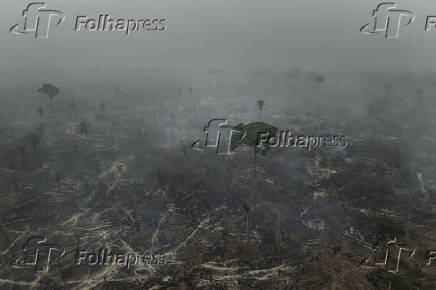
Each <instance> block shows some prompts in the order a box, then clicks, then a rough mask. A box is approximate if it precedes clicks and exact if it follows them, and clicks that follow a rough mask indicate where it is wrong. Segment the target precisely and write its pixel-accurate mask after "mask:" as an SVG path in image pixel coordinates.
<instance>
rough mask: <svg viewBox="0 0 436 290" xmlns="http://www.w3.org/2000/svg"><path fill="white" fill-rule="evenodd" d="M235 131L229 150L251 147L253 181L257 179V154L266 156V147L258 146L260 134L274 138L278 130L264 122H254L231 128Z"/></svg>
mask: <svg viewBox="0 0 436 290" xmlns="http://www.w3.org/2000/svg"><path fill="white" fill-rule="evenodd" d="M233 130H234V131H235V132H234V134H233V136H232V140H231V150H234V149H236V148H237V147H238V146H240V145H247V146H250V147H253V152H254V179H256V178H257V169H256V166H257V153H258V152H262V153H263V154H266V150H267V148H268V147H267V146H266V145H265V146H264V147H262V146H260V137H261V135H262V134H267V135H268V136H276V134H277V131H278V129H277V128H276V127H274V126H271V125H268V124H266V123H264V122H254V123H248V124H242V123H241V124H238V125H237V126H235V127H234V128H233Z"/></svg>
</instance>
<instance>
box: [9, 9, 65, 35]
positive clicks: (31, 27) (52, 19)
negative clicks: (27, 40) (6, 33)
mask: <svg viewBox="0 0 436 290" xmlns="http://www.w3.org/2000/svg"><path fill="white" fill-rule="evenodd" d="M46 7H47V4H45V3H40V2H38V3H36V2H35V3H30V4H29V5H28V6H27V8H26V9H25V10H24V11H23V18H24V19H23V21H22V22H21V23H18V24H16V25H14V26H12V27H11V29H10V31H11V32H12V33H15V34H27V33H34V35H35V38H47V37H48V34H49V30H50V27H52V26H56V25H59V24H61V23H62V22H63V21H64V19H65V15H64V14H63V13H62V12H61V11H58V10H50V9H45V8H46Z"/></svg>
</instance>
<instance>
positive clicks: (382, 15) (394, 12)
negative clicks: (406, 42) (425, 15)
mask: <svg viewBox="0 0 436 290" xmlns="http://www.w3.org/2000/svg"><path fill="white" fill-rule="evenodd" d="M396 8H397V5H396V4H395V3H394V2H383V3H380V4H379V5H378V6H377V9H376V10H374V11H373V15H372V18H371V22H370V23H368V24H366V25H364V26H363V27H362V28H360V32H362V33H365V34H378V33H384V34H385V37H386V38H398V37H399V33H400V27H401V26H407V25H409V24H411V23H412V22H413V21H414V20H415V16H414V15H413V13H412V12H410V11H408V10H399V9H396Z"/></svg>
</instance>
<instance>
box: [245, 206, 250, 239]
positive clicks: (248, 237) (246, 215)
mask: <svg viewBox="0 0 436 290" xmlns="http://www.w3.org/2000/svg"><path fill="white" fill-rule="evenodd" d="M245 217H246V219H247V221H246V232H247V242H250V235H249V233H248V213H245Z"/></svg>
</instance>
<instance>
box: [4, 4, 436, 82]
mask: <svg viewBox="0 0 436 290" xmlns="http://www.w3.org/2000/svg"><path fill="white" fill-rule="evenodd" d="M379 2H380V1H374V0H364V1H362V0H286V1H285V0H270V1H267V0H195V1H194V0H154V1H149V0H147V1H145V0H129V1H122V0H104V1H103V0H94V1H89V0H74V1H73V0H69V1H66V0H56V1H55V0H50V1H47V2H46V3H47V4H48V7H49V8H51V9H57V10H61V11H63V12H64V13H65V14H66V20H65V22H64V23H62V24H61V25H59V26H57V27H55V28H53V29H52V30H51V34H50V37H49V38H48V39H41V40H35V39H33V38H32V37H31V36H30V35H24V36H23V35H14V34H11V33H10V32H9V28H10V27H11V26H12V25H13V24H16V23H18V22H20V21H21V20H22V18H21V13H22V10H23V9H24V8H25V7H26V6H27V4H28V3H30V2H29V1H26V2H25V1H19V0H18V1H17V0H2V2H1V4H0V5H1V6H2V7H1V10H0V11H1V12H0V14H1V17H0V43H1V45H2V49H1V50H0V63H1V66H0V70H1V71H2V72H8V71H16V72H22V71H28V72H29V71H30V72H38V71H39V72H44V73H48V74H50V73H53V74H55V73H56V72H59V71H69V72H78V73H80V72H81V71H84V70H97V71H102V72H103V71H106V70H138V69H139V70H141V69H147V68H151V67H160V66H162V67H176V68H183V69H187V70H190V69H211V68H218V69H224V70H226V69H229V70H230V69H250V68H257V69H259V68H265V69H284V68H291V69H292V68H293V67H294V66H296V65H299V66H302V67H304V68H308V69H317V70H321V71H323V70H335V71H341V70H360V69H362V70H365V69H369V70H372V69H374V70H384V69H386V70H417V71H419V70H435V69H436V50H435V49H434V47H436V31H433V32H425V31H424V25H425V19H426V16H427V15H436V2H435V1H434V0H419V1H416V0H415V1H411V0H409V1H404V0H402V1H397V3H398V8H400V9H408V10H411V11H413V12H414V13H415V15H416V21H415V23H413V24H412V25H409V26H407V27H406V28H404V29H403V30H401V34H400V39H398V40H388V39H385V38H383V36H381V35H375V36H368V35H363V34H361V33H360V32H359V28H360V27H361V26H362V25H364V24H366V23H368V22H369V20H370V16H371V13H372V10H373V9H375V8H376V6H377V4H378V3H379ZM99 14H110V15H111V16H113V17H114V18H148V17H157V18H166V19H167V22H166V24H167V30H166V31H164V32H145V31H140V32H136V33H132V34H131V35H129V36H126V35H125V34H123V33H122V32H74V31H73V27H74V22H75V17H76V16H77V15H86V16H88V17H93V18H97V17H98V15H99ZM2 75H3V74H2Z"/></svg>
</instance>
